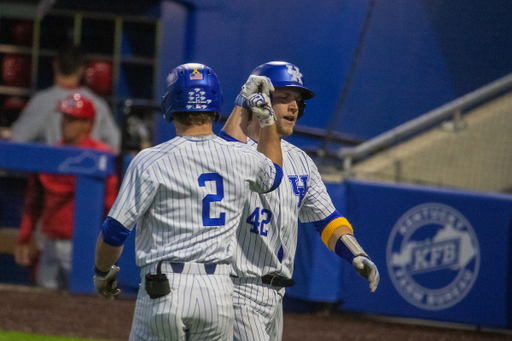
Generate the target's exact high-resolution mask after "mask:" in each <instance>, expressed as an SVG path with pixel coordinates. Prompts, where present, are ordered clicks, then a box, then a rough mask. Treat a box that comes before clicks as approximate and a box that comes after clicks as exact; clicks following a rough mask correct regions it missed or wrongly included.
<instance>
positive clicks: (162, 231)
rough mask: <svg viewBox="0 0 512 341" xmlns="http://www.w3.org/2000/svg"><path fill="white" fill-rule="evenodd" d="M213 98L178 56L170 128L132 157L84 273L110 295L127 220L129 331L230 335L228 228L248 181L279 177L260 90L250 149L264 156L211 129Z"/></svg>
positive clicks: (195, 69)
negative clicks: (132, 251) (132, 265)
mask: <svg viewBox="0 0 512 341" xmlns="http://www.w3.org/2000/svg"><path fill="white" fill-rule="evenodd" d="M254 103H255V102H253V104H254ZM221 104H222V94H221V89H220V85H219V82H218V80H217V76H216V75H215V73H214V72H213V70H212V69H210V68H209V67H207V66H205V65H202V64H184V65H180V66H178V67H176V68H175V69H174V70H173V71H172V72H171V73H170V74H169V76H168V78H167V93H166V95H165V96H164V98H163V100H162V110H163V112H164V117H165V118H166V120H167V121H168V122H170V121H171V120H174V121H175V126H176V133H177V135H178V136H177V137H176V138H174V139H172V140H170V141H168V142H165V143H162V144H160V145H158V146H155V147H152V148H148V149H145V150H143V151H141V152H140V153H139V154H138V155H137V156H136V157H135V158H134V160H133V161H132V162H131V163H130V166H129V168H128V170H127V172H126V175H125V178H124V180H123V184H122V186H121V189H120V192H119V195H118V197H117V199H116V201H115V203H114V206H113V207H112V209H111V211H110V213H109V216H108V218H107V220H106V221H105V222H104V223H103V225H102V230H101V234H100V237H99V238H98V244H97V248H96V266H95V269H94V270H95V276H94V283H95V286H96V290H97V292H98V295H99V296H102V297H105V298H109V299H112V298H113V297H114V296H115V295H117V293H118V292H119V290H118V289H117V288H116V285H117V281H116V274H117V272H118V271H119V268H118V267H117V266H115V265H114V263H115V261H116V260H117V259H118V257H119V256H120V254H121V252H122V247H123V243H124V241H125V239H126V236H127V235H128V234H129V232H130V231H131V230H132V229H133V228H134V227H135V224H137V229H136V230H137V235H136V246H135V247H136V262H137V265H138V266H140V267H141V268H142V269H141V280H142V283H141V286H140V290H139V294H138V297H137V303H136V307H135V313H134V318H133V323H132V329H131V333H130V340H231V339H232V338H233V319H234V316H233V302H232V293H233V283H232V281H231V279H230V277H229V272H230V263H231V262H232V261H233V257H234V254H235V252H236V238H235V230H236V228H237V227H238V225H239V221H240V217H241V214H242V211H243V207H244V204H245V201H246V199H247V197H248V195H249V193H250V191H255V192H258V193H266V192H269V191H272V190H274V189H275V188H277V186H278V185H279V183H280V181H281V178H282V169H281V166H282V154H281V149H280V145H279V136H278V134H277V129H276V125H275V124H274V120H273V111H272V107H271V106H270V99H268V97H267V99H264V100H261V101H259V102H258V104H257V105H258V107H257V108H256V112H257V114H258V116H259V117H260V119H261V125H262V129H261V131H262V134H263V135H265V140H266V141H265V143H263V144H262V146H258V151H262V152H264V153H265V155H266V156H268V158H267V157H265V155H263V154H261V153H260V152H258V151H256V150H254V149H253V148H248V147H247V146H244V145H242V144H240V143H236V144H235V143H232V142H227V141H225V140H224V139H221V138H219V137H218V136H216V135H214V134H213V132H212V122H214V121H215V120H216V119H218V116H219V114H218V113H219V112H220V109H221ZM255 105H256V104H255Z"/></svg>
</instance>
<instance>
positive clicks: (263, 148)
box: [258, 124, 283, 168]
mask: <svg viewBox="0 0 512 341" xmlns="http://www.w3.org/2000/svg"><path fill="white" fill-rule="evenodd" d="M258 151H259V152H260V153H263V154H264V155H265V156H266V157H268V158H269V159H270V160H272V162H273V163H275V164H277V165H279V166H280V167H281V168H282V167H283V154H282V151H281V139H280V137H279V135H278V134H277V127H276V125H275V124H272V125H269V126H266V127H264V128H261V130H260V141H259V143H258Z"/></svg>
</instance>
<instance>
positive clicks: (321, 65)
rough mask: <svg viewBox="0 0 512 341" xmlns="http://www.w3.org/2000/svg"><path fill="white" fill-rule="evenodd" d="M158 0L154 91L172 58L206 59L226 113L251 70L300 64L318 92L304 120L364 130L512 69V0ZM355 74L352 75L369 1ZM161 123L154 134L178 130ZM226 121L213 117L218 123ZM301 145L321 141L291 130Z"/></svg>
mask: <svg viewBox="0 0 512 341" xmlns="http://www.w3.org/2000/svg"><path fill="white" fill-rule="evenodd" d="M183 3H186V4H187V5H181V4H179V3H177V2H171V1H165V2H163V3H162V10H161V17H162V34H161V44H160V57H159V74H158V77H157V82H158V84H157V89H158V91H159V93H158V96H157V97H156V99H157V100H159V98H160V96H161V95H163V92H164V90H163V89H164V84H165V77H166V76H167V73H168V72H169V71H170V70H171V69H172V68H173V67H175V66H177V65H179V64H181V63H185V62H200V63H203V64H206V65H208V66H210V67H212V68H213V69H214V70H215V71H216V73H217V75H218V76H219V78H220V80H221V84H222V88H223V93H224V106H223V108H224V114H225V115H228V114H229V113H230V112H231V109H232V107H233V100H234V98H235V97H236V95H237V94H238V92H239V91H240V87H241V86H242V84H243V83H244V82H245V80H246V79H247V77H248V75H249V73H250V72H251V71H252V70H253V69H254V68H255V67H256V66H258V65H260V64H262V63H265V62H268V61H271V60H286V61H289V62H291V63H294V64H296V65H297V66H298V67H299V68H300V71H301V73H302V74H303V75H304V77H305V82H306V86H308V87H309V88H311V89H312V90H313V91H315V92H316V97H315V98H314V99H312V100H310V101H308V104H307V109H306V113H305V115H304V117H303V118H301V120H300V121H299V123H300V124H301V125H305V126H311V127H317V128H322V129H327V128H328V127H330V125H331V119H332V116H333V114H334V110H335V108H336V104H337V102H338V100H339V97H340V93H341V90H342V89H343V88H344V87H345V86H347V87H348V96H347V98H346V102H345V105H344V107H343V110H342V112H341V116H340V117H339V120H337V122H336V123H335V127H334V130H335V131H338V132H342V133H346V134H351V135H353V136H356V137H360V138H363V139H368V138H371V137H373V136H376V135H378V134H380V133H382V132H384V131H387V130H389V129H391V128H394V127H395V126H397V125H399V124H401V123H404V122H406V121H408V120H410V119H412V118H415V117H417V116H419V115H421V114H423V113H425V112H427V111H429V110H432V109H435V108H437V107H439V106H440V105H442V104H445V103H447V102H449V101H451V100H453V99H455V98H458V97H460V96H462V95H464V94H466V93H468V92H470V91H472V90H475V89H477V88H479V87H481V86H483V85H485V84H488V83H489V82H491V81H494V80H496V79H498V78H500V77H503V76H505V75H507V74H509V73H511V72H512V63H510V60H512V44H510V41H512V20H510V18H511V17H512V2H508V1H502V0H489V1H480V0H464V1H462V0H415V1H410V0H387V1H383V0H376V1H370V0H324V1H307V0H298V1H291V0H282V1H274V0H255V1H235V0H189V1H186V2H183ZM370 4H374V6H373V10H372V11H371V17H370V19H369V21H368V30H367V32H366V35H365V36H364V37H363V38H364V39H362V41H361V44H360V46H361V53H360V56H359V58H357V60H356V63H355V65H356V67H355V72H354V78H353V81H352V83H351V84H347V83H346V81H347V76H348V73H349V70H350V67H351V65H352V58H353V56H354V52H355V50H356V47H357V46H358V41H359V36H360V33H361V31H362V28H363V27H364V23H365V18H366V16H367V14H368V10H369V5H370ZM159 123H162V124H158V125H157V129H159V130H160V131H159V132H157V135H158V136H157V142H161V141H163V140H165V139H166V138H168V137H170V136H173V134H174V130H173V128H172V127H171V126H172V125H166V124H163V121H162V122H159ZM218 129H220V126H218V127H217V130H218ZM289 141H290V142H292V143H296V144H298V145H299V146H300V147H314V146H318V145H319V141H314V140H309V139H304V138H298V137H292V138H290V139H289Z"/></svg>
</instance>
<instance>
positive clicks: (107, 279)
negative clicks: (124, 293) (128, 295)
mask: <svg viewBox="0 0 512 341" xmlns="http://www.w3.org/2000/svg"><path fill="white" fill-rule="evenodd" d="M119 270H120V268H119V267H118V266H115V265H112V267H111V268H110V271H109V272H107V273H106V274H105V273H101V272H100V271H98V270H97V268H96V267H94V273H95V274H96V275H95V276H94V277H93V279H94V286H95V287H96V293H97V294H98V296H99V297H103V298H106V299H107V300H113V299H114V296H116V295H117V294H119V293H120V292H121V290H120V289H118V288H117V273H118V272H119Z"/></svg>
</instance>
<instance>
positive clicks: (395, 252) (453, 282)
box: [386, 203, 480, 310]
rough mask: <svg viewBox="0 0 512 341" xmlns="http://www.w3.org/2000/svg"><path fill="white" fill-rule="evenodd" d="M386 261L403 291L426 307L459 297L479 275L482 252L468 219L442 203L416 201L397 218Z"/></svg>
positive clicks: (447, 304)
mask: <svg viewBox="0 0 512 341" xmlns="http://www.w3.org/2000/svg"><path fill="white" fill-rule="evenodd" d="M386 261H387V265H388V271H389V275H390V277H391V280H392V281H393V284H394V286H395V288H396V289H397V290H398V292H399V293H400V295H401V296H402V297H403V298H404V299H405V300H407V301H408V302H409V303H411V304H412V305H414V306H416V307H418V308H422V309H426V310H442V309H446V308H449V307H451V306H453V305H455V304H457V303H458V302H460V301H461V300H462V299H463V298H464V297H465V296H466V295H467V294H468V293H469V291H470V290H471V288H472V286H473V284H474V283H475V280H476V278H477V276H478V269H479V267H480V252H479V247H478V240H477V239H476V235H475V233H474V231H473V228H472V227H471V224H470V223H469V221H467V220H466V218H465V217H464V216H463V215H462V214H461V213H460V212H459V211H457V210H455V209H454V208H452V207H450V206H446V205H443V204H438V203H428V204H423V205H419V206H416V207H414V208H412V209H410V210H409V211H408V212H406V213H405V214H404V215H403V216H402V217H401V218H400V219H399V220H398V222H397V223H396V224H395V226H394V227H393V230H392V231H391V235H390V236H389V240H388V245H387V250H386Z"/></svg>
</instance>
